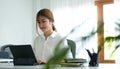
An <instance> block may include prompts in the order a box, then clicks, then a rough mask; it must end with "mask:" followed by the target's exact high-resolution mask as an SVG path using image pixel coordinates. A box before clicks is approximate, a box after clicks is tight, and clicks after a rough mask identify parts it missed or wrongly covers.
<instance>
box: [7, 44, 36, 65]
mask: <svg viewBox="0 0 120 69" xmlns="http://www.w3.org/2000/svg"><path fill="white" fill-rule="evenodd" d="M9 48H10V50H11V53H12V55H13V64H14V65H36V63H37V61H36V57H35V55H34V52H33V49H32V46H31V45H12V46H9Z"/></svg>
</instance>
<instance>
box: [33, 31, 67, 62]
mask: <svg viewBox="0 0 120 69" xmlns="http://www.w3.org/2000/svg"><path fill="white" fill-rule="evenodd" d="M61 39H62V37H61V36H60V35H59V34H58V33H57V32H55V31H54V32H53V33H52V34H51V35H50V36H49V37H48V38H47V39H45V36H44V35H39V36H37V37H36V38H35V41H34V52H35V56H36V58H37V59H45V60H46V61H48V59H49V58H50V57H51V56H52V55H53V52H54V49H55V47H56V46H57V44H58V43H59V41H60V40H61ZM65 46H66V44H65V43H62V44H61V48H62V47H65Z"/></svg>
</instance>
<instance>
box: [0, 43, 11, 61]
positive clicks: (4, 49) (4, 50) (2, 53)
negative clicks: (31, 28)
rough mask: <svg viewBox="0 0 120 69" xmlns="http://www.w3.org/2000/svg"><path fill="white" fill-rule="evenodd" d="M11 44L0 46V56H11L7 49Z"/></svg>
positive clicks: (8, 57) (7, 57)
mask: <svg viewBox="0 0 120 69" xmlns="http://www.w3.org/2000/svg"><path fill="white" fill-rule="evenodd" d="M9 46H11V45H4V46H2V47H1V51H0V58H5V59H10V58H13V56H12V53H11V51H10V49H9Z"/></svg>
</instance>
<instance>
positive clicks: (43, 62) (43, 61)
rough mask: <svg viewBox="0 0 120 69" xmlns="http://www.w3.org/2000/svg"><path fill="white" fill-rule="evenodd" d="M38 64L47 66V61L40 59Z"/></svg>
mask: <svg viewBox="0 0 120 69" xmlns="http://www.w3.org/2000/svg"><path fill="white" fill-rule="evenodd" d="M37 63H38V64H45V63H46V61H45V60H44V59H39V60H37Z"/></svg>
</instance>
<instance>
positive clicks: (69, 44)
mask: <svg viewBox="0 0 120 69" xmlns="http://www.w3.org/2000/svg"><path fill="white" fill-rule="evenodd" d="M67 43H68V46H69V47H70V50H71V53H72V57H73V58H74V59H75V58H76V43H75V42H74V41H73V40H70V39H67Z"/></svg>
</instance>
